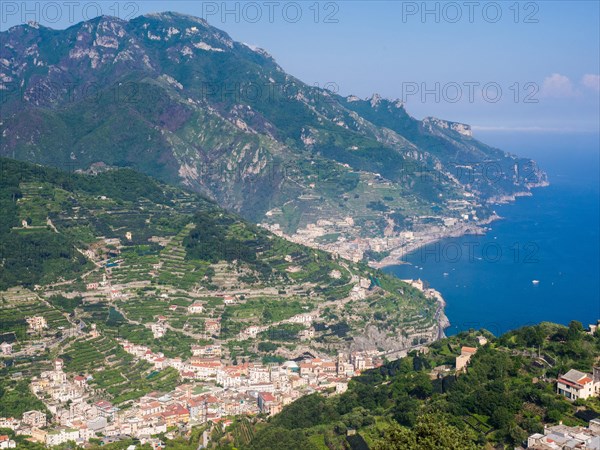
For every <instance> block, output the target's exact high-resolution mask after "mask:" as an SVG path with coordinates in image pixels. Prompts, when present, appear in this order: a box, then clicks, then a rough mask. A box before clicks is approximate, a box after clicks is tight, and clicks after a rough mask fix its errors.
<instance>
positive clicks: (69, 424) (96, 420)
mask: <svg viewBox="0 0 600 450" xmlns="http://www.w3.org/2000/svg"><path fill="white" fill-rule="evenodd" d="M53 366H54V367H53V370H49V371H45V372H42V373H41V374H40V376H39V377H34V378H33V379H32V381H31V386H30V387H31V390H32V392H33V393H34V395H36V396H37V397H38V398H39V399H40V400H42V401H43V402H44V404H45V405H46V407H47V408H48V411H50V413H51V415H52V418H53V423H52V426H49V423H48V420H47V419H48V418H47V416H46V413H44V412H42V411H35V410H34V411H27V412H25V413H24V414H23V417H22V418H21V419H20V420H18V419H13V418H0V427H6V428H11V429H12V430H14V431H15V432H16V434H19V435H25V436H31V438H30V439H31V440H33V441H35V442H40V443H42V444H45V445H47V446H55V445H60V444H63V443H65V442H68V441H75V442H77V443H78V444H84V443H86V442H88V441H89V440H90V439H91V438H95V437H96V436H97V433H99V432H102V433H104V432H105V428H106V427H107V425H108V423H109V421H110V420H112V419H113V417H114V416H115V414H116V412H117V411H118V408H116V407H114V406H113V405H112V404H110V402H107V401H105V400H102V401H98V402H96V403H92V402H91V401H90V390H89V388H88V384H87V383H88V381H89V378H87V377H84V376H81V375H77V376H75V377H73V378H70V377H68V376H67V374H66V373H65V372H64V370H63V361H62V360H61V359H56V360H54V362H53ZM7 448H8V447H7Z"/></svg>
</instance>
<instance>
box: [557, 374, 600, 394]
mask: <svg viewBox="0 0 600 450" xmlns="http://www.w3.org/2000/svg"><path fill="white" fill-rule="evenodd" d="M556 392H557V393H558V394H560V395H562V396H563V397H566V398H567V399H569V400H573V401H575V400H577V399H586V398H590V397H595V396H597V395H598V394H599V393H600V368H598V367H594V374H593V375H590V374H587V373H584V372H580V371H579V370H575V369H571V370H569V371H568V372H567V373H565V374H564V375H562V376H560V377H558V382H557V383H556Z"/></svg>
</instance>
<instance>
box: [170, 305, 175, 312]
mask: <svg viewBox="0 0 600 450" xmlns="http://www.w3.org/2000/svg"><path fill="white" fill-rule="evenodd" d="M169 311H177V305H170V306H169Z"/></svg>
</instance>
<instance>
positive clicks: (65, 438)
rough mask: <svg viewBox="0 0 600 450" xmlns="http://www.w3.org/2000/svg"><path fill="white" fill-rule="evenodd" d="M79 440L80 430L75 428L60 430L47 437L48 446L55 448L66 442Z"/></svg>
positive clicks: (51, 432)
mask: <svg viewBox="0 0 600 450" xmlns="http://www.w3.org/2000/svg"><path fill="white" fill-rule="evenodd" d="M77 439H79V430H76V429H74V428H59V429H58V430H53V431H49V432H48V434H47V435H46V446H48V447H53V446H55V445H60V444H64V443H65V442H69V441H76V440H77Z"/></svg>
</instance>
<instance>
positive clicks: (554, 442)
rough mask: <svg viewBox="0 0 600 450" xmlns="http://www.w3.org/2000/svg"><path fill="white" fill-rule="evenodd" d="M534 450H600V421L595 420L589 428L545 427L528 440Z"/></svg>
mask: <svg viewBox="0 0 600 450" xmlns="http://www.w3.org/2000/svg"><path fill="white" fill-rule="evenodd" d="M527 448H528V449H532V450H600V420H599V419H593V420H591V421H590V423H589V426H588V427H568V426H566V425H563V424H559V425H554V426H551V427H548V426H547V427H545V428H544V433H543V434H542V433H535V434H532V435H531V436H529V438H528V439H527Z"/></svg>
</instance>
